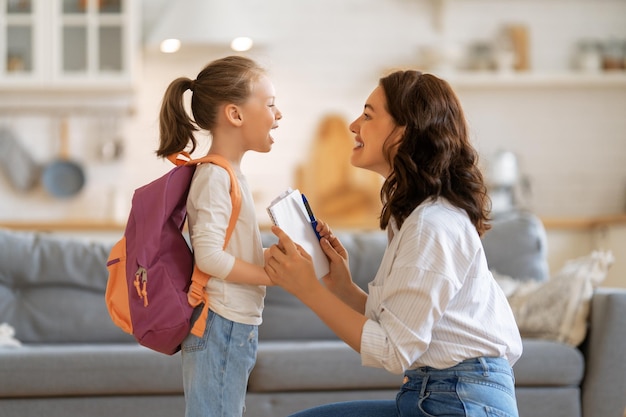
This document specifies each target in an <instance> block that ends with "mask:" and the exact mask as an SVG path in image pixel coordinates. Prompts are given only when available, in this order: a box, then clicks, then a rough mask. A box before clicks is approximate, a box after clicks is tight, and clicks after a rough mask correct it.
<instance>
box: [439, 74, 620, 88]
mask: <svg viewBox="0 0 626 417" xmlns="http://www.w3.org/2000/svg"><path fill="white" fill-rule="evenodd" d="M440 76H441V77H442V78H444V79H445V80H447V81H448V82H449V83H450V84H451V85H452V86H453V87H454V88H461V89H474V88H476V89H499V88H528V87H546V88H561V87H564V88H572V87H577V88H626V71H614V72H599V73H583V72H545V73H544V72H511V73H498V72H495V71H494V72H491V71H489V72H488V71H485V72H455V73H449V74H440Z"/></svg>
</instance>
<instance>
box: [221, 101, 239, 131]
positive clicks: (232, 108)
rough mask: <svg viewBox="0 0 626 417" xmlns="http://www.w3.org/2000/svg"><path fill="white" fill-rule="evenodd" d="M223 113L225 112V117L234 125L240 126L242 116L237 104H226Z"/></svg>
mask: <svg viewBox="0 0 626 417" xmlns="http://www.w3.org/2000/svg"><path fill="white" fill-rule="evenodd" d="M224 113H225V114H226V119H227V120H228V121H229V122H230V123H231V124H233V125H234V126H241V124H242V123H243V116H242V115H241V110H240V109H239V106H237V105H235V104H227V105H226V106H225V107H224Z"/></svg>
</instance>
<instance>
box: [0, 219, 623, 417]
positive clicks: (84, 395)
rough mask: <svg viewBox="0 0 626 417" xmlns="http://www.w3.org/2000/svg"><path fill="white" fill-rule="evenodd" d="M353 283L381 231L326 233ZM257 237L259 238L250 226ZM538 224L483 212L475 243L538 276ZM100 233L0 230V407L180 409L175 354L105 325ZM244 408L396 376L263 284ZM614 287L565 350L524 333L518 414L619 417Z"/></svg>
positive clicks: (325, 398) (270, 408)
mask: <svg viewBox="0 0 626 417" xmlns="http://www.w3.org/2000/svg"><path fill="white" fill-rule="evenodd" d="M337 234H338V235H339V237H340V239H341V240H342V242H343V243H344V245H345V246H346V248H347V249H348V251H349V253H350V267H351V270H352V273H353V277H354V278H355V281H356V282H358V283H359V285H362V286H363V287H365V286H366V284H367V282H368V281H370V280H371V279H372V278H373V276H374V274H375V272H376V268H377V265H378V263H379V261H380V259H381V257H382V253H383V250H384V247H385V243H386V242H385V235H384V233H382V232H365V231H341V232H338V233H337ZM263 239H264V241H265V243H266V244H269V243H271V242H272V241H273V236H272V235H271V234H269V233H268V232H264V234H263ZM545 242H546V240H545V231H544V230H543V227H542V225H541V223H540V222H539V221H538V220H537V218H536V217H534V216H532V215H530V214H528V213H515V214H514V215H510V216H505V217H502V218H499V219H496V221H495V222H494V228H493V229H492V231H490V232H488V234H487V235H486V236H485V239H484V246H485V251H486V253H487V257H488V261H489V264H490V267H493V268H495V269H497V270H498V271H499V272H500V273H503V274H507V275H511V276H514V277H534V278H536V279H546V278H547V275H548V269H547V264H546V250H547V249H546V245H545ZM111 244H112V242H89V241H86V240H83V239H78V238H74V239H70V238H61V237H56V236H55V235H49V234H42V233H30V232H14V231H8V230H0V323H2V322H7V323H9V324H10V325H11V326H13V327H14V328H15V337H16V339H18V340H20V341H21V342H22V346H21V347H0V415H2V416H3V417H35V416H46V417H54V416H63V417H71V416H81V417H82V416H89V417H98V416H118V417H124V416H129V417H131V416H132V417H135V416H138V415H139V416H144V415H145V416H151V417H160V416H164V417H165V416H167V417H172V416H183V415H184V399H183V393H182V382H181V381H182V375H181V366H180V356H179V354H177V355H174V356H166V355H162V354H160V353H156V352H153V351H150V350H148V349H145V348H143V347H141V346H139V345H137V344H136V343H135V342H134V340H133V339H132V338H131V337H130V336H129V335H126V334H124V333H123V332H122V331H121V330H119V329H117V328H116V327H115V326H114V325H113V324H112V323H111V321H110V319H109V316H108V313H107V311H106V307H105V305H104V299H103V294H104V289H105V286H106V279H107V272H106V269H105V267H104V264H105V261H106V258H107V255H108V251H109V249H110V247H111ZM259 338H260V343H259V352H258V360H257V365H256V367H255V369H254V371H253V373H252V375H251V378H250V382H249V387H248V396H247V412H246V414H245V415H246V416H251V417H269V416H272V417H276V416H278V417H280V416H285V415H287V414H289V413H290V412H293V411H295V410H299V409H302V408H307V407H311V406H314V405H317V404H322V403H327V402H332V401H344V400H351V399H364V398H367V399H372V398H393V397H394V395H395V393H396V391H397V389H398V387H399V385H400V383H401V379H402V378H401V377H400V376H398V375H391V374H388V373H387V372H385V371H384V370H381V369H373V368H367V367H363V366H361V364H360V359H359V356H358V354H356V353H355V352H353V351H352V350H351V349H350V348H348V347H347V346H346V345H345V344H344V343H343V342H341V341H339V340H338V339H337V338H336V337H335V336H334V335H333V334H332V333H331V332H330V331H329V330H328V329H327V328H326V327H325V326H324V325H323V324H322V323H321V322H320V321H319V320H318V319H317V317H316V316H315V315H313V314H312V313H311V312H310V311H309V310H308V309H306V308H305V307H303V306H302V305H301V304H300V303H299V302H298V301H297V300H296V299H294V298H293V297H291V296H290V295H288V294H286V293H285V292H284V291H282V290H281V289H280V288H268V293H267V298H266V306H265V312H264V323H263V325H262V326H261V327H260V329H259ZM625 342H626V291H623V290H618V289H601V290H597V291H596V293H595V295H594V297H593V300H592V307H591V319H590V330H589V332H588V336H587V339H586V341H585V342H584V343H583V344H582V345H581V346H579V347H571V346H567V345H564V344H560V343H556V342H550V341H546V340H530V339H524V354H523V356H522V358H521V359H520V360H519V361H518V363H517V364H516V365H515V373H516V387H517V396H518V402H519V409H520V415H521V416H522V417H561V416H562V417H577V416H578V417H580V416H584V417H622V413H623V410H624V408H625V407H626V395H625V391H626V361H624V358H623V353H624V352H625V351H626V350H625V347H626V343H625Z"/></svg>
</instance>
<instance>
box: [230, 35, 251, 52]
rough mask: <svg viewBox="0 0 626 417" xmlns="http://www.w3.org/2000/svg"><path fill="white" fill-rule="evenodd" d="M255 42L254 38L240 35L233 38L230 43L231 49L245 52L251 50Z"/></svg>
mask: <svg viewBox="0 0 626 417" xmlns="http://www.w3.org/2000/svg"><path fill="white" fill-rule="evenodd" d="M253 44H254V42H252V39H250V38H248V37H246V36H240V37H238V38H235V39H233V41H232V42H231V43H230V49H232V50H233V51H237V52H244V51H248V50H250V48H252V45H253Z"/></svg>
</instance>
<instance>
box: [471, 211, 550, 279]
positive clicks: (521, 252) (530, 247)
mask: <svg viewBox="0 0 626 417" xmlns="http://www.w3.org/2000/svg"><path fill="white" fill-rule="evenodd" d="M491 225H492V228H491V229H490V230H488V231H487V233H485V234H484V236H483V238H482V242H483V247H484V248H485V256H486V257H487V263H488V264H489V269H491V270H493V271H497V272H498V273H500V274H503V275H508V276H510V277H513V278H515V279H518V280H538V281H545V280H547V279H548V277H549V272H550V270H549V267H548V258H547V253H548V244H547V240H548V238H547V236H546V230H545V228H544V227H543V223H541V220H539V218H537V216H535V215H534V214H532V213H529V212H525V211H511V212H506V213H501V214H498V215H497V216H494V218H493V220H492V222H491Z"/></svg>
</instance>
